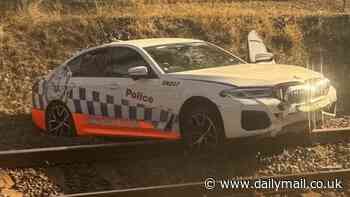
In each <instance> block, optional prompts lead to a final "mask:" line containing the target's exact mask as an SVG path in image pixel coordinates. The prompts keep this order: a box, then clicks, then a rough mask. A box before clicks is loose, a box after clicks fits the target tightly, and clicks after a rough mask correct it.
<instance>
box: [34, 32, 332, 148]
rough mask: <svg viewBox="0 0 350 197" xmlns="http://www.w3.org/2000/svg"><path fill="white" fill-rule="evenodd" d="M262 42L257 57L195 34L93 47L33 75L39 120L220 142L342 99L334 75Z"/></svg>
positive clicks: (50, 125) (301, 117) (74, 128)
mask: <svg viewBox="0 0 350 197" xmlns="http://www.w3.org/2000/svg"><path fill="white" fill-rule="evenodd" d="M260 42H261V40H259V38H258V37H257V36H256V34H254V33H251V34H250V37H249V46H250V54H249V57H250V61H251V62H254V63H250V64H248V63H246V62H245V61H243V60H242V59H240V58H238V57H236V56H235V55H233V54H231V53H229V52H227V51H225V50H223V49H222V48H220V47H218V46H215V45H213V44H211V43H208V42H205V41H201V40H193V39H179V38H157V39H141V40H130V41H120V42H113V43H109V44H105V45H101V46H98V47H94V48H90V49H86V50H84V51H82V52H80V53H79V54H77V55H75V56H74V57H72V58H70V59H69V60H67V61H66V62H64V63H63V64H62V65H60V66H58V67H57V68H56V69H55V70H54V71H53V72H51V73H50V74H49V75H47V76H45V77H44V78H42V79H40V80H38V81H37V82H36V83H35V84H34V86H33V110H32V117H33V121H34V122H35V124H36V125H37V126H38V127H40V128H41V129H43V130H46V131H47V132H48V133H50V134H54V135H60V136H61V135H62V136H76V135H105V136H127V137H147V138H161V139H179V138H182V139H184V141H185V142H186V143H187V144H188V145H190V146H215V145H217V144H219V143H220V142H221V141H223V140H224V139H228V138H237V137H245V136H254V135H270V136H275V135H276V134H278V133H281V132H284V131H287V130H288V128H290V127H293V126H294V125H297V124H299V123H305V121H307V120H308V116H309V115H308V114H309V113H310V112H319V111H322V110H324V109H328V108H330V106H334V103H335V102H336V90H335V89H334V88H333V87H332V86H331V85H330V82H329V80H328V79H326V78H325V77H324V76H323V75H322V74H321V73H317V72H314V71H312V70H308V69H305V68H303V67H299V66H291V65H279V64H275V63H274V61H273V58H272V55H271V54H269V53H268V52H267V51H266V48H265V47H264V45H263V44H261V43H260ZM254 46H255V47H254ZM258 63H262V64H258Z"/></svg>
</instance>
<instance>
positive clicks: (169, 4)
mask: <svg viewBox="0 0 350 197" xmlns="http://www.w3.org/2000/svg"><path fill="white" fill-rule="evenodd" d="M338 1H339V0H337V1H330V0H324V1H321V2H323V3H320V2H318V1H315V0H311V1H301V0H295V1H293V2H292V3H290V1H279V2H276V1H273V2H272V1H254V2H252V1H239V2H233V3H222V2H223V1H220V3H219V2H218V1H215V0H213V1H207V2H206V3H193V2H192V1H191V2H190V1H180V3H179V2H177V3H174V2H175V1H170V0H167V1H166V2H164V1H163V0H153V1H152V2H151V3H149V2H150V1H147V2H146V0H145V1H130V2H128V3H127V4H123V5H122V6H121V5H120V4H103V3H99V2H97V1H96V2H95V4H94V5H92V6H91V7H90V8H89V9H71V10H68V11H67V8H66V6H65V5H64V4H60V3H56V4H53V5H51V6H49V7H47V6H43V1H40V0H37V1H32V3H30V4H28V5H27V6H25V7H21V8H17V10H16V12H14V11H8V12H7V13H6V16H4V17H3V18H2V21H3V22H1V25H0V38H1V53H2V54H1V55H0V57H2V61H1V65H0V66H1V67H0V83H1V89H0V112H5V113H7V114H8V113H11V114H13V113H28V112H29V111H28V110H29V109H30V107H31V105H30V102H31V84H32V81H33V80H34V78H35V77H37V76H40V75H42V74H44V73H46V72H47V71H48V69H51V68H53V67H55V66H57V65H58V64H60V63H61V62H62V61H63V60H64V59H66V58H67V57H69V56H70V55H71V54H72V53H73V52H74V51H76V50H78V49H79V48H85V47H87V46H92V45H97V44H99V43H102V42H104V41H105V35H104V34H109V33H111V32H115V31H117V32H119V31H125V32H129V33H130V35H131V38H132V39H134V38H147V37H191V38H198V39H203V40H207V41H211V42H214V43H216V44H219V45H221V46H223V47H225V48H227V49H229V50H231V51H232V52H234V53H236V54H238V55H240V56H242V57H245V56H246V36H247V33H248V32H249V31H250V30H252V29H256V30H257V31H258V32H259V33H260V34H261V35H263V37H264V39H265V40H266V42H267V43H268V45H269V46H272V50H273V52H275V53H278V54H279V56H278V58H279V60H280V62H282V63H294V64H300V65H302V64H304V63H305V61H306V59H307V54H306V52H305V46H304V45H302V44H301V43H302V41H303V30H302V29H301V27H300V24H299V23H298V20H299V19H300V18H305V17H309V16H318V15H321V16H331V15H337V14H339V9H340V7H341V6H340V4H339V3H337V2H338ZM188 2H190V3H188ZM305 2H307V4H306V5H304V3H305ZM325 2H326V3H327V2H328V3H329V2H333V4H327V5H326V4H325ZM316 3H318V4H317V5H318V8H320V10H321V11H318V12H315V10H313V9H315V6H312V5H315V4H316ZM328 5H332V6H331V7H330V6H328Z"/></svg>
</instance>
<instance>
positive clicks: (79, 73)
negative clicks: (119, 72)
mask: <svg viewBox="0 0 350 197" xmlns="http://www.w3.org/2000/svg"><path fill="white" fill-rule="evenodd" d="M110 61H111V58H110V56H109V54H108V53H106V49H98V50H94V51H91V52H87V53H84V54H82V55H80V56H79V57H77V58H75V59H73V60H72V61H70V62H69V63H68V66H69V68H70V69H71V71H72V76H73V77H104V70H105V69H106V67H107V66H108V65H110Z"/></svg>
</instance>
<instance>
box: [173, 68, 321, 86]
mask: <svg viewBox="0 0 350 197" xmlns="http://www.w3.org/2000/svg"><path fill="white" fill-rule="evenodd" d="M169 75H171V76H173V77H175V78H180V79H185V80H199V81H207V82H213V83H215V82H217V83H224V84H227V85H234V86H239V87H247V86H274V85H277V84H280V83H286V82H295V81H298V82H304V81H306V80H308V79H312V78H321V77H323V75H322V74H321V73H318V72H315V71H312V70H309V69H306V68H303V67H301V66H291V65H282V64H240V65H232V66H221V67H214V68H206V69H199V70H192V71H184V72H176V73H171V74H169Z"/></svg>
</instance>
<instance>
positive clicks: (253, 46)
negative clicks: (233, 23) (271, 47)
mask: <svg viewBox="0 0 350 197" xmlns="http://www.w3.org/2000/svg"><path fill="white" fill-rule="evenodd" d="M248 53H249V54H248V56H249V60H248V61H249V62H250V63H254V64H275V60H274V57H273V54H272V53H270V52H268V51H267V48H266V46H265V44H264V42H263V40H262V39H261V38H260V37H259V35H258V34H257V33H256V31H255V30H253V31H251V32H249V34H248Z"/></svg>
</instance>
